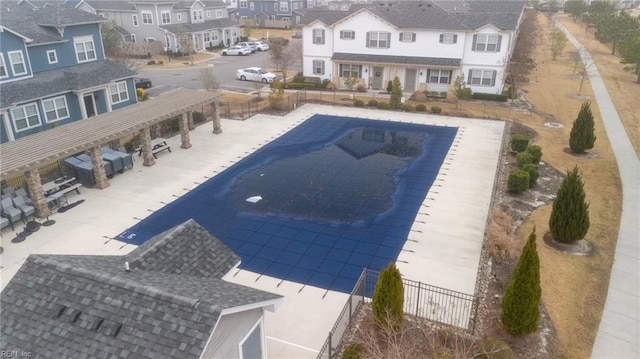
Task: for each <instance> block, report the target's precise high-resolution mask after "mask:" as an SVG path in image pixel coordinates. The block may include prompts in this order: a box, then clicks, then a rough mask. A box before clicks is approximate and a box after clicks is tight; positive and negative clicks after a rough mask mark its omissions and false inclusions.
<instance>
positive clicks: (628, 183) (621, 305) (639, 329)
mask: <svg viewBox="0 0 640 359" xmlns="http://www.w3.org/2000/svg"><path fill="white" fill-rule="evenodd" d="M556 26H558V27H559V28H560V29H561V30H562V31H564V33H565V34H566V35H567V38H568V39H569V41H571V43H572V44H573V45H574V46H575V47H576V48H577V49H578V50H579V52H580V56H581V57H582V61H583V63H585V64H590V65H589V66H588V67H587V71H588V72H589V78H590V80H591V87H592V88H593V94H594V97H595V99H596V102H597V103H598V108H599V109H600V116H601V117H602V122H603V124H604V128H605V130H606V132H607V136H608V137H609V141H610V142H611V147H612V149H613V153H614V155H615V156H616V160H617V162H618V169H619V171H620V180H621V181H622V218H621V220H620V229H619V232H618V242H617V245H616V252H615V259H614V262H613V268H612V270H611V278H610V281H609V292H608V293H607V302H606V304H605V307H604V311H603V312H602V318H601V320H600V327H599V328H598V335H597V337H596V341H595V343H594V345H593V350H592V352H591V357H592V358H639V357H640V295H639V294H640V225H638V219H639V218H640V161H639V160H638V156H637V154H636V152H635V150H634V148H633V146H632V145H631V141H629V135H628V134H627V132H626V131H625V128H624V126H623V125H622V121H621V120H620V116H618V112H617V111H616V108H615V106H614V104H613V102H612V101H611V97H610V96H609V92H608V91H607V87H606V86H605V84H604V82H603V81H602V77H601V76H600V73H599V72H598V69H597V67H596V66H595V64H594V62H593V61H591V55H590V54H589V52H587V50H586V49H585V48H584V46H582V44H581V43H580V42H578V40H576V38H575V37H573V35H571V33H570V32H569V31H567V29H566V28H565V27H564V26H562V24H560V23H559V22H556Z"/></svg>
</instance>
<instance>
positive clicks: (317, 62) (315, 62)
mask: <svg viewBox="0 0 640 359" xmlns="http://www.w3.org/2000/svg"><path fill="white" fill-rule="evenodd" d="M316 64H321V65H320V71H316V70H317V69H318V67H317V66H316ZM311 68H312V72H313V74H314V75H324V60H313V62H312V63H311Z"/></svg>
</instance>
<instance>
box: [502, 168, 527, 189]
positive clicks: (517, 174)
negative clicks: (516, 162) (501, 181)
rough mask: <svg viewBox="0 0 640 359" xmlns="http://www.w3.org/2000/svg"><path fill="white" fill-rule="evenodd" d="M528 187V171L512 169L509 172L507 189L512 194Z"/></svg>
mask: <svg viewBox="0 0 640 359" xmlns="http://www.w3.org/2000/svg"><path fill="white" fill-rule="evenodd" d="M528 188H529V172H527V171H523V170H514V171H511V172H509V181H508V182H507V190H508V191H509V192H511V193H513V194H520V193H522V192H524V191H526V190H527V189H528Z"/></svg>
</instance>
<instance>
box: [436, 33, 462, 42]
mask: <svg viewBox="0 0 640 359" xmlns="http://www.w3.org/2000/svg"><path fill="white" fill-rule="evenodd" d="M457 42H458V35H456V34H440V43H441V44H455V43H457Z"/></svg>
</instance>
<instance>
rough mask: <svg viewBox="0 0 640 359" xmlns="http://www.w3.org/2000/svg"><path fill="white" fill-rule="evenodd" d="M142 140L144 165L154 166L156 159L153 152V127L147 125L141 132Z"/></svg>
mask: <svg viewBox="0 0 640 359" xmlns="http://www.w3.org/2000/svg"><path fill="white" fill-rule="evenodd" d="M140 141H142V165H143V166H153V165H155V164H156V161H155V160H154V159H153V153H151V129H150V128H149V127H145V128H143V129H142V131H141V132H140Z"/></svg>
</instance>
